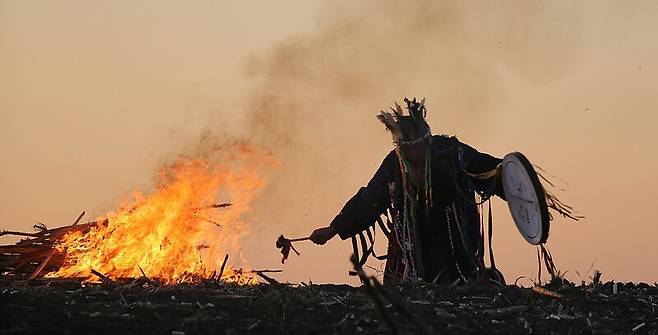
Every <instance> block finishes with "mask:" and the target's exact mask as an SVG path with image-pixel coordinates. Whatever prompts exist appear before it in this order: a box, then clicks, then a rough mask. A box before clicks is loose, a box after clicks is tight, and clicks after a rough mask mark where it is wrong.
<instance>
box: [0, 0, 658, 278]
mask: <svg viewBox="0 0 658 335" xmlns="http://www.w3.org/2000/svg"><path fill="white" fill-rule="evenodd" d="M656 17H658V3H656V2H654V1H627V2H619V1H579V2H577V3H572V2H571V1H557V2H551V3H550V4H545V3H544V2H539V1H500V2H487V1H481V2H480V1H454V2H453V1H438V2H435V1H416V2H413V1H411V2H408V3H407V2H405V5H401V4H400V5H398V4H397V3H396V2H394V1H363V2H358V3H356V4H354V3H353V2H348V1H301V0H300V1H276V2H271V1H239V2H238V1H234V2H230V1H221V2H220V1H197V2H194V3H193V5H192V4H191V3H186V4H183V3H181V2H173V1H140V2H135V1H111V2H92V1H57V2H52V1H29V2H28V1H4V0H0V55H2V56H0V157H2V159H1V160H0V169H1V170H0V171H2V173H1V174H0V229H20V230H29V229H30V227H31V226H32V225H33V224H34V222H35V221H42V222H44V223H46V224H48V225H49V226H51V227H54V226H60V225H65V224H70V222H71V221H72V220H74V219H75V218H76V216H77V214H78V213H79V212H80V211H81V210H83V209H86V210H88V212H89V213H91V215H90V216H89V218H93V217H95V216H98V215H103V214H104V213H105V212H106V211H107V210H109V209H112V208H113V207H115V206H116V205H117V204H118V203H119V201H120V200H121V199H123V198H124V197H125V196H126V195H127V194H128V193H129V192H130V191H131V190H132V189H134V188H146V189H148V188H149V187H151V185H152V176H153V172H154V171H155V170H156V168H157V167H158V165H159V164H160V163H162V162H163V161H165V160H167V159H168V158H169V157H171V156H172V155H175V154H176V153H178V152H181V151H183V150H187V149H186V148H189V147H190V146H191V145H193V143H195V141H196V139H197V137H198V134H199V133H201V132H202V130H205V131H212V132H213V133H214V134H215V135H214V136H216V137H217V138H222V137H223V136H238V137H241V138H247V139H253V140H254V141H257V142H261V143H262V142H267V143H269V144H270V145H271V146H272V148H271V149H272V150H273V151H274V152H275V154H276V155H277V156H278V157H279V158H280V160H281V162H282V167H281V169H280V170H279V171H278V172H276V173H275V174H273V175H272V176H271V184H270V188H269V189H268V191H267V192H266V193H265V194H264V195H263V197H262V199H261V200H260V201H259V202H257V203H256V204H255V206H256V208H255V211H254V213H253V218H252V220H253V230H254V232H255V233H254V234H253V236H250V237H249V238H247V240H246V241H245V247H244V254H245V257H246V258H247V259H248V260H249V261H250V263H251V264H252V265H253V266H254V267H257V268H262V267H270V268H271V267H277V266H278V265H279V264H278V262H279V256H278V255H277V251H276V250H275V249H274V241H275V239H276V237H277V236H278V234H279V233H285V234H286V235H290V236H292V235H299V236H301V235H306V234H308V233H309V232H310V231H311V230H312V229H313V228H316V227H319V226H323V225H326V224H328V223H329V222H330V220H331V219H332V218H333V216H334V215H335V214H336V213H337V212H338V211H339V210H340V208H341V206H342V204H343V203H344V202H345V201H346V200H347V199H348V198H349V197H350V196H351V195H352V194H353V193H354V192H356V190H357V189H358V188H359V187H360V186H361V185H364V184H365V183H367V181H368V179H369V178H370V176H371V175H372V174H373V172H374V171H375V170H376V168H377V167H378V165H379V163H380V162H381V160H382V159H383V157H384V156H385V155H386V153H387V152H388V151H389V150H391V149H392V147H391V144H390V136H389V135H388V134H387V133H386V132H385V131H384V129H383V126H381V125H380V124H379V123H378V122H377V120H376V119H375V117H374V116H375V114H377V112H378V111H379V110H380V109H383V108H386V107H387V106H389V105H391V104H392V101H393V100H398V101H399V100H401V99H402V98H403V97H404V96H405V95H407V96H412V95H417V96H427V97H428V104H429V121H430V124H431V126H432V129H433V130H434V132H435V133H447V134H455V135H457V136H459V138H460V139H461V140H463V141H464V142H467V143H469V144H471V145H472V146H474V147H476V148H478V149H479V150H481V151H485V152H488V153H491V154H493V155H496V156H499V157H502V156H503V155H504V154H505V153H507V152H511V151H517V150H518V151H522V152H524V153H525V154H526V155H527V156H528V157H529V158H530V159H531V160H532V161H533V162H534V163H536V164H539V165H540V166H542V167H543V168H545V169H547V170H548V171H549V172H551V173H552V174H553V175H556V176H557V177H559V179H561V180H563V181H565V182H566V183H567V184H566V185H565V184H561V186H562V187H563V188H565V189H566V191H565V192H562V193H560V194H561V198H562V200H564V201H566V202H568V203H570V204H572V205H574V206H575V207H576V208H577V209H578V210H579V211H580V212H581V213H582V214H584V215H585V216H587V220H585V221H583V222H577V223H574V222H569V221H565V220H562V219H557V220H556V221H554V222H553V226H552V228H551V232H552V234H551V238H550V239H549V246H550V247H551V251H552V252H553V255H554V258H555V261H556V264H557V265H558V267H559V268H560V269H561V270H562V271H569V275H568V276H569V277H570V278H571V279H579V277H578V275H576V274H575V272H576V271H578V272H580V273H581V274H584V272H586V271H587V269H588V268H589V267H590V265H591V264H592V262H593V261H594V260H595V259H596V264H595V265H594V268H597V269H600V270H601V271H602V272H603V275H604V279H613V278H614V279H616V280H633V281H649V282H654V281H657V280H658V268H657V267H655V266H653V264H655V262H656V261H655V260H656V258H657V257H658V237H657V236H658V220H657V219H656V218H657V217H658V210H657V209H656V208H658V207H657V206H656V205H655V204H654V199H655V198H656V196H657V195H658V191H657V189H658V181H657V178H656V171H658V149H657V148H656V145H657V144H658V135H657V131H656V129H655V128H656V126H658V113H656V107H658V62H657V61H656V60H657V59H658V43H656V42H655V41H656V37H657V36H658V21H656V20H655V18H656ZM494 214H495V221H494V223H495V231H494V235H495V239H494V246H495V251H496V261H497V264H498V265H499V267H501V268H502V270H503V271H504V272H505V273H506V275H507V278H508V280H509V279H511V280H513V279H514V278H516V277H518V276H521V275H526V276H534V275H535V273H536V261H535V257H536V254H535V251H534V249H533V248H532V247H531V246H529V245H527V243H526V242H525V241H524V240H523V239H522V237H521V236H520V235H519V234H518V233H517V232H516V230H515V229H516V228H515V227H514V225H513V223H512V221H511V218H510V216H509V214H508V211H507V209H506V205H505V203H504V202H502V201H500V200H498V201H496V203H495V208H494ZM9 242H11V240H9V239H0V243H9ZM270 246H271V247H270ZM300 249H301V251H302V252H303V255H302V256H301V257H294V256H293V257H292V258H291V259H290V261H289V262H288V263H287V264H286V265H285V266H284V269H285V270H286V272H285V274H284V275H283V276H281V278H283V279H288V280H293V281H299V280H307V279H309V278H311V279H312V280H313V281H314V282H344V281H350V282H354V281H353V279H350V278H348V277H347V271H348V269H349V263H348V256H349V254H350V253H351V246H350V244H349V243H348V242H341V241H339V240H338V239H336V240H334V241H332V242H330V243H329V244H328V245H327V246H325V247H316V246H313V245H310V244H308V245H300Z"/></svg>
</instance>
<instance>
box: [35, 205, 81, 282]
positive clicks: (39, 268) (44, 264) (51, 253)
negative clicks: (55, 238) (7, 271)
mask: <svg viewBox="0 0 658 335" xmlns="http://www.w3.org/2000/svg"><path fill="white" fill-rule="evenodd" d="M83 216H85V211H82V213H80V215H79V216H78V218H77V219H76V220H75V222H73V224H72V225H71V227H73V226H75V225H77V224H78V223H79V222H80V220H82V217H83ZM53 243H54V242H53ZM56 251H57V249H56V248H55V246H54V245H53V250H52V251H51V252H50V254H49V255H48V257H46V259H44V260H43V262H41V264H40V265H39V267H38V268H37V269H36V270H35V271H34V272H33V273H32V275H31V276H30V280H32V279H34V278H36V277H37V276H38V275H39V272H41V271H42V270H43V268H45V267H46V265H48V262H49V261H50V259H51V258H52V257H53V255H54V254H55V252H56Z"/></svg>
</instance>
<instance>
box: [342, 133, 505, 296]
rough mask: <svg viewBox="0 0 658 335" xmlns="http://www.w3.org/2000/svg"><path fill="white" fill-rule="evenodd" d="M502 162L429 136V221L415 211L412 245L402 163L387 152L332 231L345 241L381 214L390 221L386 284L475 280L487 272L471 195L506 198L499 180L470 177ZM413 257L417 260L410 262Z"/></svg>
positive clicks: (454, 141) (450, 139)
mask: <svg viewBox="0 0 658 335" xmlns="http://www.w3.org/2000/svg"><path fill="white" fill-rule="evenodd" d="M403 150H404V149H403ZM500 162H501V160H500V159H499V158H496V157H493V156H490V155H488V154H485V153H480V152H478V151H477V150H475V149H473V148H472V147H470V146H468V145H466V144H464V143H461V142H459V141H458V140H457V138H455V137H446V136H433V137H432V162H431V169H432V171H431V177H432V183H431V185H432V197H431V199H432V203H431V204H430V207H429V218H427V217H426V216H427V214H426V213H425V211H424V210H423V209H422V208H417V210H416V212H417V213H419V217H418V219H417V222H418V224H416V227H415V229H416V235H415V236H416V237H417V241H410V240H409V237H408V236H407V235H408V234H405V228H408V227H405V222H404V220H403V219H402V218H403V213H404V206H405V201H404V193H403V192H404V190H403V184H402V175H401V170H400V163H399V160H398V157H397V155H396V153H395V151H391V152H390V153H389V154H388V155H387V156H386V158H385V159H384V161H383V162H382V164H381V166H380V167H379V169H378V170H377V172H376V173H375V175H374V176H373V177H372V179H371V180H370V182H368V185H367V186H366V187H361V188H360V189H359V191H358V192H357V193H356V194H355V195H354V196H353V197H352V198H351V199H350V200H349V201H348V202H347V203H346V204H345V206H344V207H343V209H342V210H341V212H340V213H339V214H338V215H337V216H336V217H335V218H334V220H333V221H332V223H331V226H332V227H333V228H334V229H335V230H336V232H337V233H338V235H339V236H340V237H341V238H342V239H347V238H350V237H352V236H354V235H356V234H358V233H360V232H362V231H364V230H366V229H368V228H369V227H370V226H372V225H374V223H375V222H376V221H377V220H378V219H379V218H380V217H381V216H382V215H385V216H387V217H390V219H389V220H388V229H390V230H391V232H392V233H391V234H390V235H389V245H388V257H387V262H386V270H385V274H384V281H385V282H387V283H394V282H399V281H400V280H419V279H422V280H425V281H429V282H431V281H435V282H437V283H440V284H450V283H452V282H454V281H455V280H457V279H460V278H461V279H466V280H468V279H471V278H474V277H477V276H479V275H480V274H481V273H483V272H482V271H483V270H484V269H485V267H484V238H483V232H484V228H483V223H482V222H481V220H480V219H481V217H480V213H479V211H478V206H477V203H476V202H475V201H476V197H475V193H476V192H477V193H478V194H479V195H481V196H483V197H485V198H486V197H488V196H490V195H498V196H499V197H501V198H503V199H504V193H503V189H502V184H501V182H500V178H496V177H491V178H489V179H484V180H483V179H481V178H475V177H473V176H472V175H475V174H481V173H485V172H488V171H492V170H495V169H496V167H497V166H498V165H499V163H500ZM420 193H423V192H420ZM417 203H418V204H419V207H421V206H424V205H425V199H424V195H421V199H419V201H418V202H417ZM407 232H408V230H407ZM413 255H418V256H420V259H419V260H414V259H413V258H414V256H413ZM410 262H415V263H417V264H418V265H417V266H416V267H418V269H419V271H420V272H421V273H410V272H409V269H408V267H407V264H408V263H410ZM421 262H422V263H421Z"/></svg>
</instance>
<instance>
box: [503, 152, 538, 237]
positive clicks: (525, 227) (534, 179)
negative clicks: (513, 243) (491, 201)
mask: <svg viewBox="0 0 658 335" xmlns="http://www.w3.org/2000/svg"><path fill="white" fill-rule="evenodd" d="M502 183H503V189H504V190H505V198H506V199H507V205H508V206H509V210H510V213H511V214H512V218H513V219H514V223H515V224H516V227H517V228H518V229H519V232H520V233H521V235H522V236H523V238H525V239H526V241H528V243H530V244H532V245H538V244H541V243H544V242H546V240H547V239H548V230H549V228H550V216H549V214H548V206H547V204H546V194H545V192H544V187H543V186H542V184H541V182H540V181H539V178H538V176H537V172H535V169H534V168H533V167H532V164H530V161H529V160H528V159H527V158H526V157H525V156H524V155H523V154H522V153H520V152H512V153H509V154H507V155H506V156H505V157H504V158H503V162H502Z"/></svg>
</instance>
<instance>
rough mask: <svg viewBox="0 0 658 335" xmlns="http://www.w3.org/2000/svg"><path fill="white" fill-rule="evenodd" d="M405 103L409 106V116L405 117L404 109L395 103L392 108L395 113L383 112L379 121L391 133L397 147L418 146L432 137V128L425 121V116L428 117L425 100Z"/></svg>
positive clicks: (405, 100) (407, 100) (406, 101)
mask: <svg viewBox="0 0 658 335" xmlns="http://www.w3.org/2000/svg"><path fill="white" fill-rule="evenodd" d="M404 102H405V103H406V104H407V110H408V111H409V115H404V112H403V111H402V107H400V105H398V103H397V102H394V103H395V108H393V107H391V111H392V112H393V113H390V112H384V111H381V113H380V114H379V115H377V119H379V121H381V122H382V123H383V124H384V125H385V126H386V129H388V130H389V131H390V132H391V135H392V136H393V143H395V145H409V144H416V143H420V142H422V141H423V140H425V139H426V138H428V137H430V136H432V131H431V130H430V126H429V125H428V124H427V122H426V121H425V116H427V109H426V108H425V98H423V100H421V101H417V100H416V98H414V99H413V100H409V99H407V98H404Z"/></svg>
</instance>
